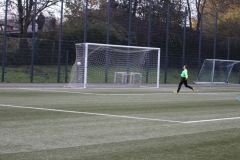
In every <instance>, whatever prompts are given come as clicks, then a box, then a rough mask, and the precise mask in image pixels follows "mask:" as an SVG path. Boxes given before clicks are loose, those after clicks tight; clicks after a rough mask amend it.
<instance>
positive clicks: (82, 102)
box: [0, 85, 240, 160]
mask: <svg viewBox="0 0 240 160" xmlns="http://www.w3.org/2000/svg"><path fill="white" fill-rule="evenodd" d="M176 87H177V85H173V86H164V85H163V86H160V88H159V89H156V88H133V89H130V88H127V89H123V88H114V89H113V88H110V89H106V88H105V89H104V88H87V89H71V88H64V87H56V86H55V87H54V86H52V87H51V86H48V87H46V86H39V85H38V86H31V87H28V86H3V85H2V86H1V87H0V95H1V96H0V142H1V143H0V160H66V159H74V160H95V159H96V160H99V159H104V160H118V159H119V160H120V159H124V160H125V159H129V160H131V159H132V160H141V159H142V160H145V159H150V160H155V159H156V160H159V159H161V160H169V159H174V160H175V159H176V160H179V159H180V160H193V159H202V160H206V159H216V160H221V159H222V160H225V159H227V160H229V159H234V160H235V159H240V152H239V150H240V145H239V144H240V125H239V123H240V102H238V101H237V100H236V98H237V97H240V95H239V86H230V85H229V86H228V85H226V86H194V87H195V88H196V91H195V92H192V91H191V90H189V89H187V88H185V87H184V86H183V88H182V90H181V92H180V93H179V94H178V95H176V94H173V90H175V89H176ZM27 107H29V108H27ZM204 120H205V121H204Z"/></svg>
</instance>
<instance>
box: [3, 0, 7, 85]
mask: <svg viewBox="0 0 240 160" xmlns="http://www.w3.org/2000/svg"><path fill="white" fill-rule="evenodd" d="M7 9H8V0H6V9H5V20H4V26H5V27H4V40H3V54H2V82H4V70H5V56H6V46H7V39H6V37H7V35H6V32H7Z"/></svg>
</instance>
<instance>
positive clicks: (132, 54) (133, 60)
mask: <svg viewBox="0 0 240 160" xmlns="http://www.w3.org/2000/svg"><path fill="white" fill-rule="evenodd" d="M159 67H160V49H158V48H151V47H133V46H121V45H107V44H93V43H79V44H76V60H75V63H74V65H73V66H72V70H71V77H70V83H69V84H68V87H87V86H88V87H89V86H95V85H97V86H107V87H109V86H154V87H158V84H159V82H158V81H159V77H160V75H159V72H160V71H159Z"/></svg>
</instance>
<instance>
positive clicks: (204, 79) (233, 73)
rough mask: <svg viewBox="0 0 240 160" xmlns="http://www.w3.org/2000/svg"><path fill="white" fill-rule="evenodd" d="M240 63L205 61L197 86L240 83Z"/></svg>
mask: <svg viewBox="0 0 240 160" xmlns="http://www.w3.org/2000/svg"><path fill="white" fill-rule="evenodd" d="M239 64H240V61H236V60H222V59H205V60H204V62H203V65H202V68H201V70H200V72H199V75H198V78H197V81H196V82H195V83H196V84H226V83H233V84H239V83H240V65H239Z"/></svg>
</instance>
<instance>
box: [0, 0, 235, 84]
mask: <svg viewBox="0 0 240 160" xmlns="http://www.w3.org/2000/svg"><path fill="white" fill-rule="evenodd" d="M62 2H63V1H62ZM130 2H131V1H130ZM109 3H110V1H109ZM130 6H131V5H130ZM149 8H150V9H149V14H148V16H146V17H147V18H145V19H141V18H139V17H136V16H135V17H134V16H132V12H133V11H132V8H131V7H130V8H128V12H125V13H120V11H116V10H114V9H113V8H112V6H111V5H110V4H108V3H106V4H105V5H103V6H102V8H101V9H100V10H88V9H87V10H86V9H85V12H82V16H81V17H80V18H76V19H75V21H68V23H66V22H65V21H63V19H64V18H66V17H64V15H63V14H62V12H61V16H60V17H61V18H60V19H59V23H56V26H55V27H52V29H51V30H44V31H36V30H34V29H33V32H30V33H28V36H27V38H18V34H16V33H14V34H13V33H11V32H8V31H7V30H4V31H3V32H1V39H0V46H1V48H2V50H0V61H1V66H0V68H1V71H2V72H1V75H2V79H1V80H2V82H58V83H66V82H69V72H70V70H71V66H72V65H73V63H74V61H75V43H84V42H89V43H102V44H121V45H134V46H148V47H158V48H161V81H160V83H176V80H175V79H176V78H178V73H176V71H179V70H181V68H182V66H183V65H184V64H187V65H188V66H189V68H191V74H192V80H196V79H197V75H198V72H199V70H200V68H201V65H202V63H203V61H204V59H232V60H240V54H239V48H240V38H239V39H238V38H231V37H218V33H219V31H218V29H217V16H213V21H215V20H216V21H215V24H214V26H213V27H212V28H213V31H212V33H213V34H212V36H207V35H206V34H205V33H206V32H204V29H203V28H202V27H201V26H200V28H199V30H194V29H190V28H189V26H188V24H187V21H186V17H187V14H185V13H186V12H185V11H184V9H183V11H181V13H182V14H181V18H180V20H181V22H178V23H177V24H178V25H176V23H175V19H174V17H173V15H174V13H172V10H171V6H170V5H168V6H167V7H166V10H165V12H164V14H163V15H162V16H161V18H159V17H157V18H156V17H154V16H155V15H154V14H152V9H153V8H152V6H151V5H150V7H149ZM33 12H34V10H33ZM202 15H203V16H204V13H202ZM35 16H36V15H35ZM5 18H7V16H5ZM74 22H75V23H74ZM51 23H52V21H51ZM203 23H204V22H203V21H201V24H203ZM74 25H76V26H74ZM5 26H7V21H6V20H5ZM26 75H27V78H26Z"/></svg>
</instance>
